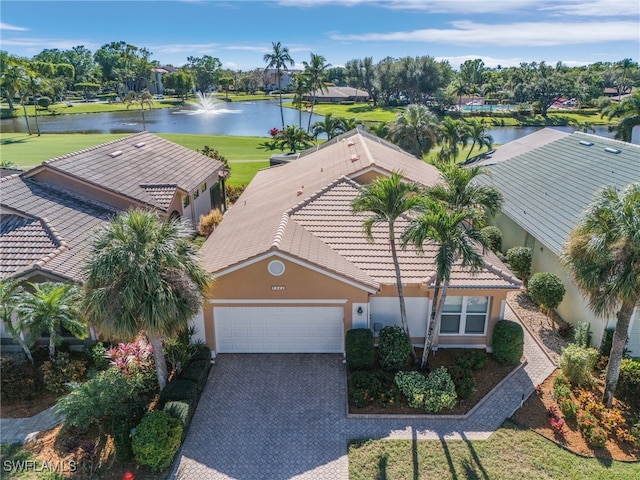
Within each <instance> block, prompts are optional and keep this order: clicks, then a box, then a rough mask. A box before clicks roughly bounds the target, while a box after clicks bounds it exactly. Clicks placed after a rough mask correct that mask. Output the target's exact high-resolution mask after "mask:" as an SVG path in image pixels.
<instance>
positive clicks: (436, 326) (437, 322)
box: [422, 280, 449, 368]
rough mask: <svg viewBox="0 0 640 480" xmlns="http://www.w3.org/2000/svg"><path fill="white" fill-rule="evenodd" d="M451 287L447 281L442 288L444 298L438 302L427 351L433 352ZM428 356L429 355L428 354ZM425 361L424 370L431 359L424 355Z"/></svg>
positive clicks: (426, 340) (426, 341)
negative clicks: (434, 340)
mask: <svg viewBox="0 0 640 480" xmlns="http://www.w3.org/2000/svg"><path fill="white" fill-rule="evenodd" d="M448 287H449V282H447V281H446V280H445V282H444V285H443V286H442V296H441V297H440V301H439V302H438V310H437V312H436V318H435V321H434V322H432V324H431V329H430V331H429V336H428V337H427V338H426V339H425V342H424V344H425V351H426V352H428V351H429V350H431V347H432V346H433V339H434V337H435V336H436V332H437V331H438V330H439V329H440V322H441V320H442V311H443V310H444V302H445V300H446V299H447V289H448ZM427 355H428V354H427ZM422 358H423V361H424V364H423V366H422V368H427V366H428V365H427V359H428V358H429V357H428V356H427V357H425V356H424V355H423V357H422Z"/></svg>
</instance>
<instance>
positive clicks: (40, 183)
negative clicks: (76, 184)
mask: <svg viewBox="0 0 640 480" xmlns="http://www.w3.org/2000/svg"><path fill="white" fill-rule="evenodd" d="M24 181H25V182H26V181H29V182H33V183H35V184H36V185H38V186H40V187H41V188H48V189H49V190H53V191H55V192H57V193H59V194H62V195H68V196H69V197H71V198H73V199H74V200H77V201H79V202H82V203H84V204H86V205H89V206H91V207H94V208H102V209H103V210H108V211H109V212H113V213H119V212H120V210H118V209H116V208H114V207H112V206H110V205H108V204H106V203H103V202H101V201H99V200H95V199H93V198H89V197H85V196H83V195H80V194H79V193H76V192H72V191H71V190H67V189H65V188H62V187H59V186H57V185H53V184H51V183H47V182H43V181H42V180H36V179H34V178H30V177H29V178H25V180H24Z"/></svg>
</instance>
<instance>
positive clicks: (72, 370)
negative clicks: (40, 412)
mask: <svg viewBox="0 0 640 480" xmlns="http://www.w3.org/2000/svg"><path fill="white" fill-rule="evenodd" d="M40 368H41V369H42V379H43V381H44V388H46V389H47V390H49V391H50V392H54V393H62V392H65V391H67V390H68V387H67V384H68V383H71V382H79V381H80V380H82V379H83V378H84V376H85V374H86V372H87V365H86V363H85V362H83V361H81V360H71V358H70V357H69V354H68V353H66V352H58V355H56V358H54V359H53V360H47V361H46V362H44V363H43V364H42V366H41V367H40Z"/></svg>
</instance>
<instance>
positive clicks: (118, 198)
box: [24, 132, 228, 226]
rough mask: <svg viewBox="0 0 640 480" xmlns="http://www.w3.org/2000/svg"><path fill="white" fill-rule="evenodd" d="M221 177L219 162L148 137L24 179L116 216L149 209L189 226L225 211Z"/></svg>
mask: <svg viewBox="0 0 640 480" xmlns="http://www.w3.org/2000/svg"><path fill="white" fill-rule="evenodd" d="M203 146H204V145H203ZM227 175H228V172H227V170H226V169H225V166H224V165H223V164H222V163H221V162H219V161H217V160H214V159H212V158H209V157H207V156H205V155H202V154H201V153H198V152H196V151H193V150H191V149H189V148H186V147H183V146H181V145H178V144H176V143H173V142H170V141H168V140H164V139H163V138H160V137H158V136H156V135H153V134H151V133H148V132H141V133H138V134H135V135H130V136H128V137H124V138H121V139H119V140H114V141H112V142H108V143H104V144H102V145H97V146H95V147H91V148H87V149H85V150H80V151H79V152H74V153H69V154H67V155H63V156H61V157H57V158H53V159H51V160H47V161H46V162H43V163H42V164H41V165H39V166H37V167H35V168H34V169H32V170H29V171H28V172H26V173H25V174H24V176H25V177H26V178H32V179H34V180H38V181H41V182H45V183H49V184H52V185H57V186H59V187H61V188H64V189H65V190H69V191H71V192H75V193H78V194H80V195H83V196H86V197H89V198H92V199H95V200H98V201H100V202H102V203H105V204H107V205H110V206H112V207H113V208H116V209H118V210H126V209H128V208H130V207H142V208H145V207H147V208H154V209H156V210H158V211H160V212H161V213H163V214H165V215H167V216H174V217H179V218H181V219H183V220H188V221H190V222H191V223H192V224H193V225H194V226H196V225H197V224H198V221H199V218H200V215H205V214H207V213H209V212H210V211H211V210H212V209H214V208H218V209H220V210H221V211H223V212H224V211H225V209H226V199H225V188H224V183H225V179H226V177H227Z"/></svg>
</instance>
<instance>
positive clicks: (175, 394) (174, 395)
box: [159, 378, 199, 408]
mask: <svg viewBox="0 0 640 480" xmlns="http://www.w3.org/2000/svg"><path fill="white" fill-rule="evenodd" d="M198 393H199V392H198V385H196V384H195V383H194V382H192V381H191V380H184V379H181V378H178V379H177V380H174V381H173V382H170V383H168V384H167V386H166V387H164V388H163V389H162V391H161V392H160V400H159V403H160V408H164V406H165V405H166V403H167V402H170V401H173V400H188V401H190V402H193V404H195V403H196V400H197V399H198Z"/></svg>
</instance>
